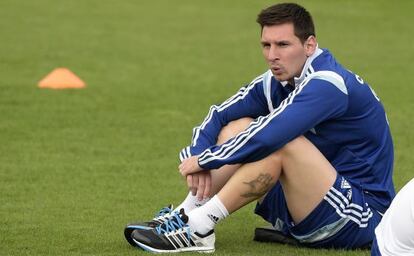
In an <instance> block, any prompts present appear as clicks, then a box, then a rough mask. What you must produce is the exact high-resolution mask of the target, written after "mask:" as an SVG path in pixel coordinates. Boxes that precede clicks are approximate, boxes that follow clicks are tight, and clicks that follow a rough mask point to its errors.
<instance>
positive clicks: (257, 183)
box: [241, 173, 273, 198]
mask: <svg viewBox="0 0 414 256" xmlns="http://www.w3.org/2000/svg"><path fill="white" fill-rule="evenodd" d="M243 183H244V184H246V185H247V186H249V189H250V190H249V191H248V192H246V193H243V194H241V196H242V197H246V198H247V197H257V198H259V197H261V196H263V195H264V194H266V192H267V191H269V189H270V188H271V187H272V186H273V182H272V176H271V175H270V174H268V173H261V174H259V176H258V177H257V178H256V179H254V180H252V181H249V182H243Z"/></svg>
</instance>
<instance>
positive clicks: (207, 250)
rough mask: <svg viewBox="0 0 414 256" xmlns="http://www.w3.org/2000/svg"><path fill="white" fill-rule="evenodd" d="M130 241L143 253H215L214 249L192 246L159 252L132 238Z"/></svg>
mask: <svg viewBox="0 0 414 256" xmlns="http://www.w3.org/2000/svg"><path fill="white" fill-rule="evenodd" d="M132 240H133V241H134V242H135V243H136V245H135V246H139V247H140V248H141V249H143V250H144V251H147V252H153V253H178V252H199V253H213V252H214V251H215V248H214V247H195V246H193V247H184V248H179V249H175V250H160V249H155V248H152V247H150V246H148V245H146V244H143V243H141V242H138V241H137V240H135V239H134V238H132Z"/></svg>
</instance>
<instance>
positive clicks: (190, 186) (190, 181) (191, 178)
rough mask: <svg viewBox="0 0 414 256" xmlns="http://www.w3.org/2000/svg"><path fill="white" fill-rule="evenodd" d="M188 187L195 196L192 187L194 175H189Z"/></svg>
mask: <svg viewBox="0 0 414 256" xmlns="http://www.w3.org/2000/svg"><path fill="white" fill-rule="evenodd" d="M187 187H188V190H190V191H191V194H193V190H192V187H193V176H192V175H187ZM193 195H194V194H193Z"/></svg>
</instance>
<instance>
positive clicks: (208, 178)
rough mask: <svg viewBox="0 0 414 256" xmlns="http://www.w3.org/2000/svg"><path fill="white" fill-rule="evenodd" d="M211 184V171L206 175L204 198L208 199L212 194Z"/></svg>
mask: <svg viewBox="0 0 414 256" xmlns="http://www.w3.org/2000/svg"><path fill="white" fill-rule="evenodd" d="M211 185H212V183H211V175H210V173H209V174H208V175H206V188H205V189H204V194H203V199H206V198H208V197H209V196H210V191H211Z"/></svg>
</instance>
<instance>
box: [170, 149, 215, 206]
mask: <svg viewBox="0 0 414 256" xmlns="http://www.w3.org/2000/svg"><path fill="white" fill-rule="evenodd" d="M178 169H179V171H180V173H181V175H182V176H183V177H185V178H186V180H187V186H188V189H189V190H190V191H191V193H192V195H193V196H197V198H198V200H199V201H201V200H203V199H205V198H207V197H209V194H210V191H211V173H210V171H209V170H203V169H202V168H201V167H200V165H198V156H192V157H189V158H187V159H184V160H183V161H182V163H181V164H180V165H179V166H178Z"/></svg>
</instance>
